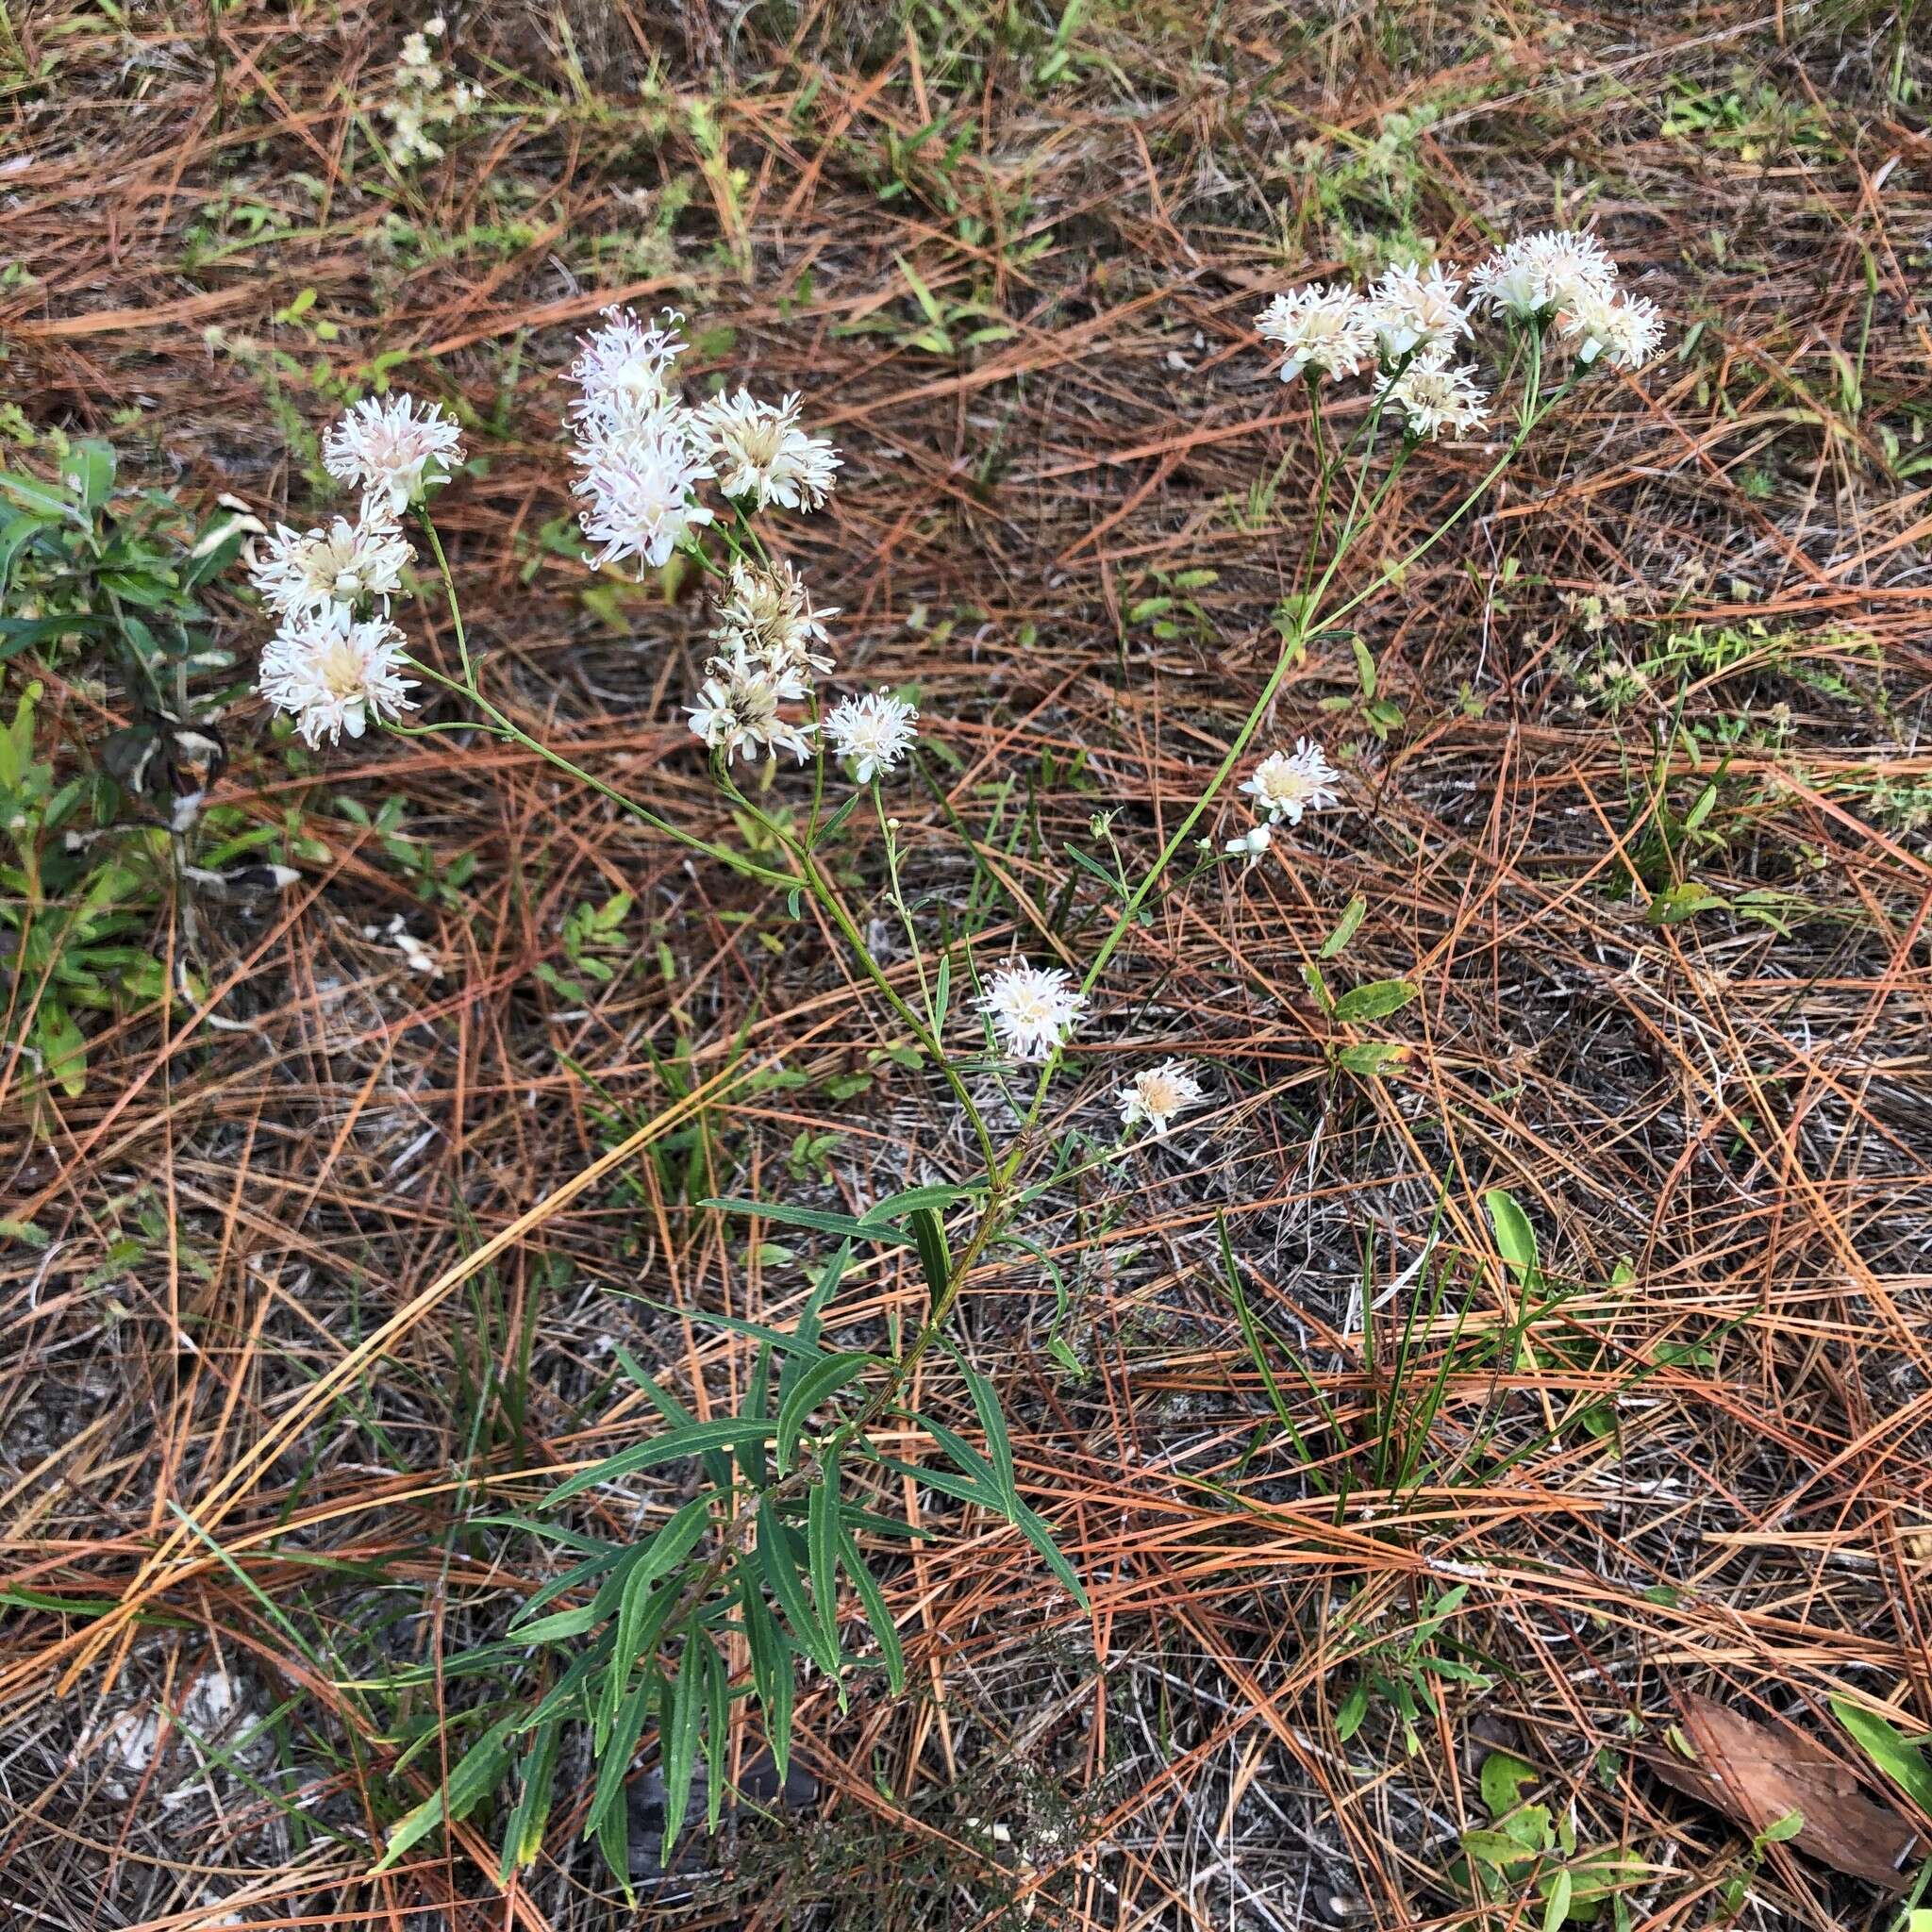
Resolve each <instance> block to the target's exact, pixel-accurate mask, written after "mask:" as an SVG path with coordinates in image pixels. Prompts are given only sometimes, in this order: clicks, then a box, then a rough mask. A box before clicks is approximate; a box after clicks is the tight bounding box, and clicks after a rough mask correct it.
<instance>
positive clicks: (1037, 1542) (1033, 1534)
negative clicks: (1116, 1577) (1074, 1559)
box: [1012, 1499, 1089, 1610]
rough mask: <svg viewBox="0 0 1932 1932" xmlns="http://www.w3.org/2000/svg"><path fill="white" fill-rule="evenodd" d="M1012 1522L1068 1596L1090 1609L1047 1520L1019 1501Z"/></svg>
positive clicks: (1085, 1593)
mask: <svg viewBox="0 0 1932 1932" xmlns="http://www.w3.org/2000/svg"><path fill="white" fill-rule="evenodd" d="M1012 1521H1013V1524H1014V1525H1015V1526H1016V1527H1017V1528H1018V1530H1019V1531H1020V1534H1021V1535H1022V1536H1024V1538H1025V1539H1026V1541H1028V1542H1029V1543H1031V1544H1032V1545H1033V1547H1034V1548H1035V1549H1036V1550H1038V1551H1039V1552H1040V1554H1041V1556H1042V1557H1045V1559H1046V1567H1047V1568H1048V1569H1049V1570H1051V1571H1052V1572H1053V1574H1055V1575H1056V1576H1058V1578H1059V1580H1060V1581H1061V1582H1062V1583H1063V1584H1064V1585H1065V1586H1066V1590H1067V1594H1068V1595H1069V1596H1071V1597H1072V1598H1073V1599H1074V1602H1075V1603H1076V1604H1078V1605H1079V1606H1080V1607H1081V1608H1082V1609H1083V1610H1084V1609H1087V1608H1088V1607H1089V1604H1088V1600H1087V1591H1086V1589H1085V1588H1084V1586H1083V1585H1082V1584H1081V1582H1080V1578H1079V1575H1078V1574H1077V1573H1076V1572H1075V1571H1074V1566H1073V1565H1072V1564H1071V1563H1070V1562H1068V1561H1067V1559H1066V1557H1064V1556H1063V1555H1062V1554H1061V1552H1060V1546H1059V1544H1058V1543H1057V1542H1056V1541H1054V1536H1053V1531H1052V1530H1051V1529H1050V1528H1049V1527H1048V1526H1047V1523H1046V1519H1045V1518H1044V1517H1042V1516H1040V1515H1037V1514H1036V1513H1035V1512H1034V1511H1033V1510H1031V1509H1029V1508H1028V1507H1026V1505H1025V1504H1024V1503H1022V1502H1019V1501H1018V1500H1017V1499H1016V1500H1015V1502H1014V1506H1013V1515H1012Z"/></svg>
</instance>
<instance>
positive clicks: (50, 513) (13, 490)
mask: <svg viewBox="0 0 1932 1932" xmlns="http://www.w3.org/2000/svg"><path fill="white" fill-rule="evenodd" d="M0 491H6V493H7V494H8V496H10V497H12V498H13V500H14V501H15V502H16V503H18V504H21V505H24V506H25V508H27V509H29V510H31V511H33V512H34V513H35V514H36V515H38V516H45V517H58V518H59V519H60V520H61V521H62V522H63V523H71V522H73V521H74V503H73V499H72V498H71V497H69V496H67V495H65V494H64V493H63V492H62V491H58V490H55V489H52V488H50V487H49V486H48V485H47V484H45V483H42V481H41V480H40V479H39V478H38V477H36V476H23V475H21V474H20V473H19V472H18V471H17V470H0Z"/></svg>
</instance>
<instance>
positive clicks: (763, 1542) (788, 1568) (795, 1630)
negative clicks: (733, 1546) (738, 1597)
mask: <svg viewBox="0 0 1932 1932" xmlns="http://www.w3.org/2000/svg"><path fill="white" fill-rule="evenodd" d="M758 1567H759V1569H760V1570H762V1571H763V1573H764V1577H765V1581H766V1583H767V1584H768V1585H769V1586H770V1587H771V1591H772V1595H773V1597H774V1600H775V1601H776V1603H777V1606H778V1607H779V1609H781V1610H782V1611H783V1612H784V1613H785V1621H786V1623H787V1624H788V1625H789V1626H790V1627H791V1634H792V1636H793V1637H794V1638H796V1639H797V1640H798V1642H799V1643H800V1644H801V1645H802V1646H803V1648H804V1650H805V1652H806V1655H807V1656H808V1657H810V1658H811V1660H812V1661H813V1662H814V1663H815V1664H817V1665H818V1667H819V1669H820V1670H822V1671H824V1674H825V1675H826V1676H828V1677H831V1678H833V1679H836V1678H837V1677H838V1675H839V1652H838V1649H837V1647H836V1646H835V1645H834V1646H828V1645H827V1644H826V1642H825V1634H824V1628H823V1626H822V1625H821V1624H820V1622H819V1620H818V1618H817V1617H816V1616H815V1615H814V1614H813V1612H812V1607H811V1606H810V1605H809V1604H808V1603H807V1602H806V1600H805V1586H804V1584H803V1583H801V1582H800V1580H799V1575H798V1565H797V1562H796V1560H795V1559H794V1558H793V1557H792V1554H791V1540H790V1537H789V1535H788V1534H787V1531H786V1528H785V1525H784V1524H782V1523H780V1522H779V1521H778V1512H777V1510H776V1509H775V1508H774V1507H773V1505H772V1502H771V1499H770V1498H769V1497H765V1498H762V1499H761V1500H760V1501H759V1503H758Z"/></svg>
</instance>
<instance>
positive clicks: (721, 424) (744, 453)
mask: <svg viewBox="0 0 1932 1932" xmlns="http://www.w3.org/2000/svg"><path fill="white" fill-rule="evenodd" d="M697 416H698V422H699V424H700V425H701V426H702V427H703V429H704V432H705V434H706V436H707V437H708V439H709V441H710V449H711V455H712V457H713V458H715V459H716V462H717V466H718V487H719V489H721V490H722V491H724V494H725V495H726V496H735V497H742V498H748V499H749V500H750V503H751V505H752V507H753V508H756V509H763V508H766V507H767V506H768V505H770V504H774V503H776V504H781V505H782V506H783V507H784V508H787V509H817V508H819V506H820V505H821V504H823V503H824V500H825V498H826V497H827V496H828V495H829V494H830V493H831V489H832V472H833V471H834V470H836V469H838V468H839V466H840V457H839V453H838V451H837V450H835V449H834V448H833V447H832V445H831V444H830V443H829V442H828V441H826V440H825V439H824V437H823V436H808V435H807V434H806V433H805V431H804V430H803V429H801V428H800V427H799V426H798V397H797V396H796V395H795V394H794V395H789V396H787V397H786V398H785V399H784V401H783V402H781V403H777V404H775V405H774V404H772V403H761V402H759V401H758V399H757V398H756V397H755V396H753V395H752V393H751V392H750V391H748V390H742V389H741V390H740V391H738V393H737V394H736V395H735V396H717V397H714V398H713V399H712V400H711V401H710V402H708V403H707V404H705V406H704V407H703V408H701V409H699V410H698V412H697Z"/></svg>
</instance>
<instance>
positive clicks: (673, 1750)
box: [658, 1630, 711, 1871]
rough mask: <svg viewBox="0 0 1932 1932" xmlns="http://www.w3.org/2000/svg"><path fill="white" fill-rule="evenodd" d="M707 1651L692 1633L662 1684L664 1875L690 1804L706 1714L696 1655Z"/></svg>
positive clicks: (699, 1636) (701, 1666) (661, 1857)
mask: <svg viewBox="0 0 1932 1932" xmlns="http://www.w3.org/2000/svg"><path fill="white" fill-rule="evenodd" d="M710 1647H711V1645H710V1640H709V1639H708V1638H707V1637H706V1636H705V1635H704V1634H703V1633H702V1632H701V1631H697V1630H693V1631H692V1632H691V1634H690V1636H688V1637H687V1638H686V1639H685V1641H684V1655H683V1657H680V1658H679V1659H678V1662H677V1678H676V1681H675V1683H673V1681H672V1680H671V1679H670V1678H668V1677H667V1678H666V1679H665V1680H664V1696H663V1702H662V1704H661V1705H660V1707H659V1708H660V1710H661V1712H662V1716H661V1718H660V1721H659V1729H658V1736H659V1737H660V1738H661V1739H662V1740H663V1751H664V1840H663V1845H662V1848H661V1849H660V1850H659V1852H658V1864H660V1865H661V1866H663V1867H664V1868H665V1870H666V1871H669V1870H670V1867H671V1848H672V1846H673V1845H675V1843H676V1842H677V1835H678V1833H679V1832H680V1831H682V1830H683V1829H684V1814H685V1811H686V1808H687V1807H689V1806H690V1804H691V1767H692V1766H693V1765H694V1764H695V1763H696V1762H697V1755H698V1724H699V1722H700V1720H701V1719H702V1718H703V1716H704V1711H705V1688H704V1685H703V1684H702V1683H701V1682H700V1677H701V1675H702V1673H703V1670H704V1663H703V1660H702V1658H701V1657H700V1655H699V1653H700V1652H701V1651H707V1650H709V1649H710Z"/></svg>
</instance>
